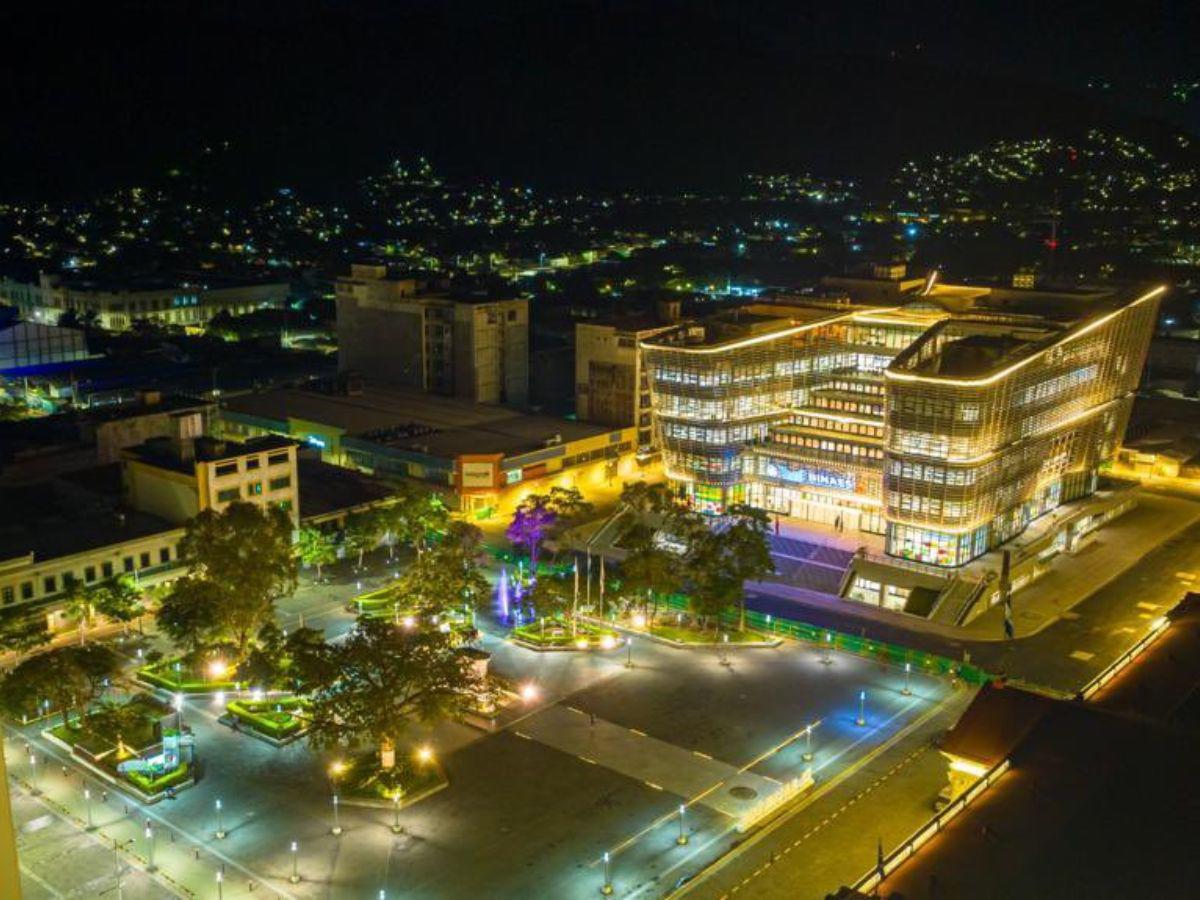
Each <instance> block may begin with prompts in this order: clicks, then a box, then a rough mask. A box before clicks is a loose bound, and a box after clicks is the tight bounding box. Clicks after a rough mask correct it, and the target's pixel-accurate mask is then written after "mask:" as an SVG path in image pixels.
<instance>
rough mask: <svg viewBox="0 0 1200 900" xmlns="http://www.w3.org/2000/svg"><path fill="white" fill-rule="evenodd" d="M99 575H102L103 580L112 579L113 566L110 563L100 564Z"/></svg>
mask: <svg viewBox="0 0 1200 900" xmlns="http://www.w3.org/2000/svg"><path fill="white" fill-rule="evenodd" d="M100 574H101V575H103V576H104V577H105V578H112V575H113V564H112V563H111V562H106V563H101V564H100Z"/></svg>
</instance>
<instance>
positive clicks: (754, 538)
mask: <svg viewBox="0 0 1200 900" xmlns="http://www.w3.org/2000/svg"><path fill="white" fill-rule="evenodd" d="M725 521H726V522H727V523H728V524H727V525H726V527H724V528H720V529H712V530H709V531H708V532H707V533H705V534H704V535H703V536H702V537H701V538H700V539H699V540H698V541H697V542H696V546H695V548H694V549H693V552H692V555H691V559H690V566H689V568H690V570H691V572H692V573H693V577H694V579H695V581H696V583H697V587H698V588H699V590H700V591H701V592H708V593H709V595H710V596H711V597H712V598H714V599H720V600H721V601H722V602H723V603H725V604H726V605H731V606H732V605H737V607H738V610H739V615H738V629H739V630H740V631H744V630H745V629H746V588H745V583H746V582H747V581H758V580H760V579H762V578H765V577H766V576H768V575H771V574H773V573H774V572H775V563H774V561H773V560H772V559H771V547H770V543H769V542H768V540H767V534H768V532H769V530H770V520H769V519H768V518H767V514H766V513H765V512H764V511H763V510H761V509H757V508H755V507H753V506H746V505H744V504H733V505H732V506H730V507H729V508H728V509H727V510H726V513H725Z"/></svg>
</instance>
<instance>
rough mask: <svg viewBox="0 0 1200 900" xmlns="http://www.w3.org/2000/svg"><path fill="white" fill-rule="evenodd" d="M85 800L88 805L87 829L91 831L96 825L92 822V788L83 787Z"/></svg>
mask: <svg viewBox="0 0 1200 900" xmlns="http://www.w3.org/2000/svg"><path fill="white" fill-rule="evenodd" d="M83 802H84V803H85V804H86V805H87V830H88V831H91V830H92V829H93V828H95V827H96V826H95V825H94V824H93V823H92V790H91V788H86V787H85V788H84V789H83Z"/></svg>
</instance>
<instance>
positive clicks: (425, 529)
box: [381, 486, 450, 556]
mask: <svg viewBox="0 0 1200 900" xmlns="http://www.w3.org/2000/svg"><path fill="white" fill-rule="evenodd" d="M381 518H382V520H383V525H384V527H383V530H384V531H385V532H386V533H390V534H392V535H394V536H395V538H396V539H397V540H399V541H400V542H402V543H408V544H411V545H412V546H413V547H415V548H416V550H417V555H418V556H419V555H420V554H422V553H424V552H425V548H426V547H427V546H428V542H429V535H430V534H431V533H434V532H441V531H445V529H446V527H447V526H448V524H449V522H450V513H449V511H448V510H447V509H446V505H445V504H444V503H443V502H442V498H441V497H439V496H437V495H436V494H433V493H430V492H429V491H426V490H422V489H421V488H417V487H409V486H406V487H403V488H401V489H400V491H399V492H398V493H397V495H396V500H395V502H394V503H392V504H391V505H390V506H386V507H383V509H382V511H381Z"/></svg>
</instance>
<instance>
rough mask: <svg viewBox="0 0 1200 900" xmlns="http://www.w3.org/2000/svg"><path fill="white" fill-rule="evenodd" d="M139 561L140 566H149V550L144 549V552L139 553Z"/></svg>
mask: <svg viewBox="0 0 1200 900" xmlns="http://www.w3.org/2000/svg"><path fill="white" fill-rule="evenodd" d="M139 562H140V563H141V566H142V568H143V569H148V568H150V552H149V551H146V552H145V553H143V554H142V555H141V558H140V559H139Z"/></svg>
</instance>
